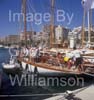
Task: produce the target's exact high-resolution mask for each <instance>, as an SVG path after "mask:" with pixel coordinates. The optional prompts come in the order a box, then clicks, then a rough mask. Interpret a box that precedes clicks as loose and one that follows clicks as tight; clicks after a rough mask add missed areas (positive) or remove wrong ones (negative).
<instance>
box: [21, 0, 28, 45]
mask: <svg viewBox="0 0 94 100" xmlns="http://www.w3.org/2000/svg"><path fill="white" fill-rule="evenodd" d="M22 5H23V16H24V35H25V45H27V21H26V0H22Z"/></svg>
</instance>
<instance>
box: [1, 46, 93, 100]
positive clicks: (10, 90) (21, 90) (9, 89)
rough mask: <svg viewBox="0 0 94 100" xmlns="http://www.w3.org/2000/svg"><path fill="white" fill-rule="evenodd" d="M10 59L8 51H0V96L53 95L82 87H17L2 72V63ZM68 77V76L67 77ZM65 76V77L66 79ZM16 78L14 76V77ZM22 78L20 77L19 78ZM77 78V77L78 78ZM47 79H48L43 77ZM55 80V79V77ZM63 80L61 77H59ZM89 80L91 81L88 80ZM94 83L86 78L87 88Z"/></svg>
mask: <svg viewBox="0 0 94 100" xmlns="http://www.w3.org/2000/svg"><path fill="white" fill-rule="evenodd" d="M9 58H10V55H9V52H8V49H3V48H2V49H0V75H1V77H2V78H1V79H2V82H1V83H2V84H1V88H0V95H24V94H25V95H27V94H30V95H31V94H48V93H49V94H53V93H63V92H65V91H66V90H75V89H77V88H80V87H81V86H68V85H67V86H63V87H62V86H60V85H59V86H57V84H54V86H52V84H51V82H50V84H51V85H49V86H34V85H32V86H31V85H30V86H24V82H23V85H22V86H18V84H15V86H12V85H11V82H10V78H9V75H7V74H6V73H5V72H4V71H3V70H2V63H3V62H8V61H9ZM66 76H67V75H66ZM66 76H64V77H66ZM12 77H14V76H12ZM19 77H20V76H19ZM76 77H77V76H76ZM43 78H45V79H47V78H48V77H43ZM53 78H54V77H53ZM59 78H61V77H59ZM88 79H89V80H88ZM92 83H93V79H92V78H90V77H89V78H88V77H87V78H86V77H85V86H86V85H90V84H92ZM47 97H50V96H35V95H33V96H30V97H20V98H19V97H10V98H4V100H5V99H7V100H13V99H14V100H42V99H45V98H47Z"/></svg>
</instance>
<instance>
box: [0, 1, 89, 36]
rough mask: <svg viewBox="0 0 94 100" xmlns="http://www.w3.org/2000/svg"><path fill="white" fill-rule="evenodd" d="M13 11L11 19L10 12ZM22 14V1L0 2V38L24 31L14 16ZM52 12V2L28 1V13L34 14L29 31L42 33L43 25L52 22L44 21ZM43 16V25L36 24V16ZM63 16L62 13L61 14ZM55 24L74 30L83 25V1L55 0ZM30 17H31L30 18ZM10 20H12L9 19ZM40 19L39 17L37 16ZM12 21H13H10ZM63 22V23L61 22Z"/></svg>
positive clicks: (29, 23)
mask: <svg viewBox="0 0 94 100" xmlns="http://www.w3.org/2000/svg"><path fill="white" fill-rule="evenodd" d="M10 11H11V17H10V14H9V12H10ZM58 11H62V14H63V15H62V17H58V18H61V19H60V21H57V12H58ZM20 12H21V0H0V37H3V36H6V35H9V34H19V33H20V32H21V31H23V22H21V21H18V20H17V18H16V17H15V21H14V19H13V14H15V13H20ZM50 12H51V0H27V13H31V14H32V16H33V17H32V20H33V21H29V22H28V23H27V30H28V31H29V30H31V29H32V30H34V31H37V32H40V31H41V30H42V27H43V25H45V24H50V21H44V20H43V18H44V14H45V13H50ZM36 13H40V14H41V16H42V17H41V19H42V21H41V23H40V24H39V23H38V24H36V23H35V19H34V18H35V14H36ZM59 14H61V13H59ZM54 16H55V18H54V24H55V25H61V26H64V27H68V28H70V29H73V28H74V27H78V26H81V25H82V17H83V7H82V5H81V0H55V6H54ZM29 17H30V16H29ZM9 18H10V19H9ZM37 18H38V19H39V16H37ZM10 20H11V21H10ZM61 20H62V21H61ZM86 24H87V23H86Z"/></svg>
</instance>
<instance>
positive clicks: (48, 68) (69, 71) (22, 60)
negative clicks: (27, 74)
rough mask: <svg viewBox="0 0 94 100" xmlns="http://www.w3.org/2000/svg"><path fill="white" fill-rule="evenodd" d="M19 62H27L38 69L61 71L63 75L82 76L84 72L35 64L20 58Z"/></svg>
mask: <svg viewBox="0 0 94 100" xmlns="http://www.w3.org/2000/svg"><path fill="white" fill-rule="evenodd" d="M18 60H19V61H20V62H25V63H27V64H30V65H33V66H36V67H40V68H44V69H47V70H53V71H60V72H62V73H68V74H69V73H70V74H82V72H79V71H78V70H71V69H68V68H63V67H62V66H52V65H51V64H47V63H40V62H39V63H35V62H32V61H29V60H24V59H22V58H18Z"/></svg>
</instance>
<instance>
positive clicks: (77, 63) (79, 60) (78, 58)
mask: <svg viewBox="0 0 94 100" xmlns="http://www.w3.org/2000/svg"><path fill="white" fill-rule="evenodd" d="M73 54H74V56H73V59H74V62H75V66H76V69H77V68H78V70H80V69H82V63H83V58H82V56H81V53H80V51H79V50H76V48H74V51H73Z"/></svg>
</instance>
